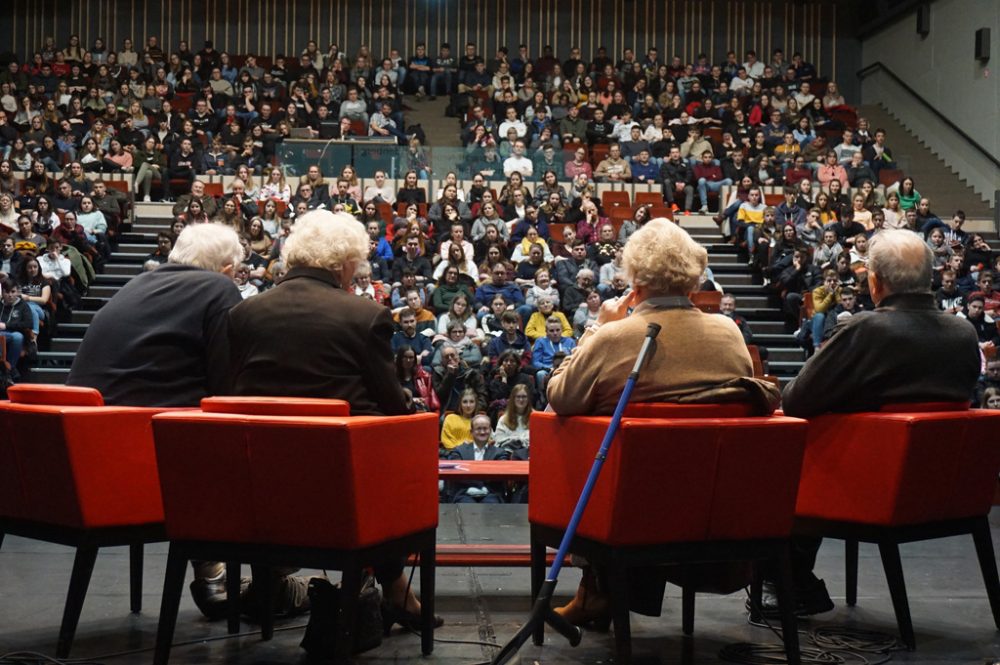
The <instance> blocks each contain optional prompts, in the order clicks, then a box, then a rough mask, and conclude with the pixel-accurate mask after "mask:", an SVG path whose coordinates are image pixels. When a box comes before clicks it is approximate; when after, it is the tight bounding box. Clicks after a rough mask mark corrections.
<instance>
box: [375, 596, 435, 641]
mask: <svg viewBox="0 0 1000 665" xmlns="http://www.w3.org/2000/svg"><path fill="white" fill-rule="evenodd" d="M397 623H398V624H399V625H400V626H402V627H403V628H405V629H406V630H409V631H411V632H414V633H419V632H420V629H421V627H422V623H421V621H420V615H419V614H414V613H412V612H407V611H406V610H404V609H402V608H399V607H394V606H392V605H390V604H389V603H387V602H386V601H384V600H383V601H382V634H383V635H385V636H388V635H389V633H390V632H391V631H392V627H393V626H394V625H396V624H397ZM443 625H444V619H442V618H441V617H439V616H437V615H436V614H435V615H434V627H435V628H440V627H441V626H443Z"/></svg>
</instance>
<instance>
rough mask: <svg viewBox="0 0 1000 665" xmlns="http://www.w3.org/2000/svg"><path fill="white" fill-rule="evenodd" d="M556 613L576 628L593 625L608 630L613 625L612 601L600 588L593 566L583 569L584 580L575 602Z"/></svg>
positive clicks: (559, 608)
mask: <svg viewBox="0 0 1000 665" xmlns="http://www.w3.org/2000/svg"><path fill="white" fill-rule="evenodd" d="M555 612H556V614H558V615H559V616H561V617H562V618H564V619H566V620H567V621H569V622H570V623H571V624H573V625H574V626H586V625H590V624H592V625H593V626H594V627H595V628H597V629H598V630H607V629H608V626H610V625H611V600H610V599H609V598H608V594H606V593H604V592H603V591H601V590H600V589H599V588H598V585H597V575H595V574H594V569H593V567H592V566H586V567H584V568H583V578H582V579H581V580H580V586H578V587H577V588H576V596H574V597H573V600H571V601H569V603H568V604H567V605H565V606H563V607H557V608H556V609H555Z"/></svg>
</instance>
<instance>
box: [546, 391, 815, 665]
mask: <svg viewBox="0 0 1000 665" xmlns="http://www.w3.org/2000/svg"><path fill="white" fill-rule="evenodd" d="M748 413H749V410H748V408H747V407H746V406H744V405H741V404H724V405H712V404H698V405H690V406H688V405H676V404H636V405H631V406H630V407H629V408H628V410H627V411H626V413H625V417H624V418H623V420H622V422H621V428H620V430H619V431H618V434H617V436H616V439H615V441H614V443H613V445H612V448H611V451H610V453H609V454H608V458H607V461H606V462H605V465H604V469H603V473H602V475H601V477H600V479H599V480H598V482H597V484H596V486H595V487H594V492H593V495H592V496H591V500H590V503H589V505H588V508H587V512H586V513H585V514H584V516H583V519H582V521H581V522H580V527H579V529H578V531H577V534H576V538H575V539H574V541H573V544H572V546H571V547H570V550H571V552H573V553H574V554H580V555H583V556H585V557H586V558H587V559H588V561H590V562H592V563H595V564H598V565H603V566H606V567H607V570H608V574H609V577H610V580H611V594H612V599H611V605H612V615H613V621H614V629H615V646H616V650H617V656H616V662H618V663H627V662H628V661H629V659H630V656H631V646H630V633H629V613H628V606H627V598H626V593H625V590H626V588H627V580H628V574H629V573H628V567H629V566H636V565H654V564H658V563H667V562H671V563H697V562H708V561H713V562H717V561H750V560H764V559H767V560H777V561H778V562H779V568H780V569H781V570H782V572H783V574H784V579H783V580H779V587H780V588H779V594H780V595H781V597H782V598H783V599H784V600H785V601H787V603H788V604H784V603H783V604H784V606H785V607H787V608H789V609H788V610H787V611H786V612H785V613H784V615H783V616H782V627H783V630H784V639H785V649H786V653H787V656H788V661H789V662H790V663H798V662H799V647H798V634H797V632H796V620H795V615H794V613H793V612H792V611H791V609H790V608H791V607H792V599H791V588H790V586H791V585H790V569H789V563H788V538H789V536H790V534H791V528H792V521H793V517H794V505H795V495H796V492H797V489H798V482H799V473H800V469H801V464H802V454H803V449H804V447H805V440H806V430H807V423H806V422H805V421H802V420H797V419H794V418H785V417H780V416H774V417H758V418H752V417H745V416H747V414H748ZM609 422H610V419H609V418H607V417H573V418H560V417H558V416H556V415H555V414H553V413H540V412H535V413H533V414H532V416H531V473H530V480H529V493H530V495H531V502H530V503H529V505H528V518H529V521H530V523H531V541H532V594H533V595H537V592H538V589H539V587H540V585H541V583H542V580H543V579H544V574H545V568H544V553H545V546H550V547H551V546H556V545H558V543H559V542H560V540H561V538H562V534H563V531H564V529H565V527H566V524H567V523H568V521H569V517H570V514H571V513H572V511H573V508H574V506H575V504H576V501H577V497H578V496H579V493H580V491H581V489H582V487H583V485H584V482H585V480H586V478H587V475H588V473H589V471H590V468H591V464H592V461H593V459H594V455H595V454H596V452H597V450H598V448H599V447H600V443H601V440H602V438H603V436H604V433H605V430H606V428H607V426H608V423H609ZM651 474H655V482H654V478H653V476H652V475H651ZM679 506H683V510H680V509H678V507H679ZM694 593H695V590H694V589H693V588H690V587H689V588H685V589H684V603H683V626H684V632H685V633H687V634H690V633H691V631H692V630H693V625H694ZM543 630H544V628H539V630H538V631H536V633H535V635H534V638H535V643H536V644H539V645H540V644H541V643H542V640H543Z"/></svg>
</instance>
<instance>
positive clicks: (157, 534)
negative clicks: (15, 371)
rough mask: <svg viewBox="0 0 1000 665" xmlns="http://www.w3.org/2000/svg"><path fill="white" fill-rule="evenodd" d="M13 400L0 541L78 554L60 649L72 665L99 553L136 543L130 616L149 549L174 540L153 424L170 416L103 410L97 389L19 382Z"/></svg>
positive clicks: (0, 414) (2, 476) (0, 474)
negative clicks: (31, 542)
mask: <svg viewBox="0 0 1000 665" xmlns="http://www.w3.org/2000/svg"><path fill="white" fill-rule="evenodd" d="M7 394H8V396H9V397H10V401H9V402H0V419H2V423H3V426H2V427H0V432H2V434H0V544H2V542H3V537H4V535H5V534H12V535H16V536H22V537H26V538H34V539H37V540H44V541H46V542H52V543H59V544H61V545H69V546H71V547H75V548H76V557H75V559H74V562H73V572H72V575H71V577H70V584H69V592H68V594H67V597H66V606H65V609H64V610H63V618H62V625H61V626H60V629H59V643H58V647H57V649H56V655H57V657H58V658H66V657H67V656H69V652H70V648H71V647H72V644H73V636H74V634H75V632H76V627H77V623H78V622H79V619H80V612H81V610H82V609H83V603H84V600H85V598H86V596H87V588H88V586H89V584H90V576H91V573H92V572H93V569H94V562H95V561H96V559H97V551H98V549H99V548H101V547H111V546H120V545H128V546H129V555H130V581H131V596H130V600H131V610H132V612H134V613H138V612H139V611H140V609H141V605H142V554H143V544H145V543H151V542H158V541H162V540H165V533H164V529H163V505H162V502H161V500H160V483H159V477H158V475H157V468H156V458H155V456H154V450H153V433H152V428H151V426H150V420H151V418H152V417H153V415H154V414H155V413H158V412H159V411H162V409H145V408H135V407H110V406H104V400H103V398H102V397H101V394H100V392H98V391H97V390H93V389H90V388H71V387H65V386H47V385H17V386H12V387H10V388H8V389H7ZM7 609H8V611H14V609H15V608H13V607H9V608H7Z"/></svg>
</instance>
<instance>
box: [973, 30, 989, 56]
mask: <svg viewBox="0 0 1000 665" xmlns="http://www.w3.org/2000/svg"><path fill="white" fill-rule="evenodd" d="M989 59H990V29H989V28H979V30H976V60H979V61H980V62H986V61H987V60H989Z"/></svg>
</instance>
